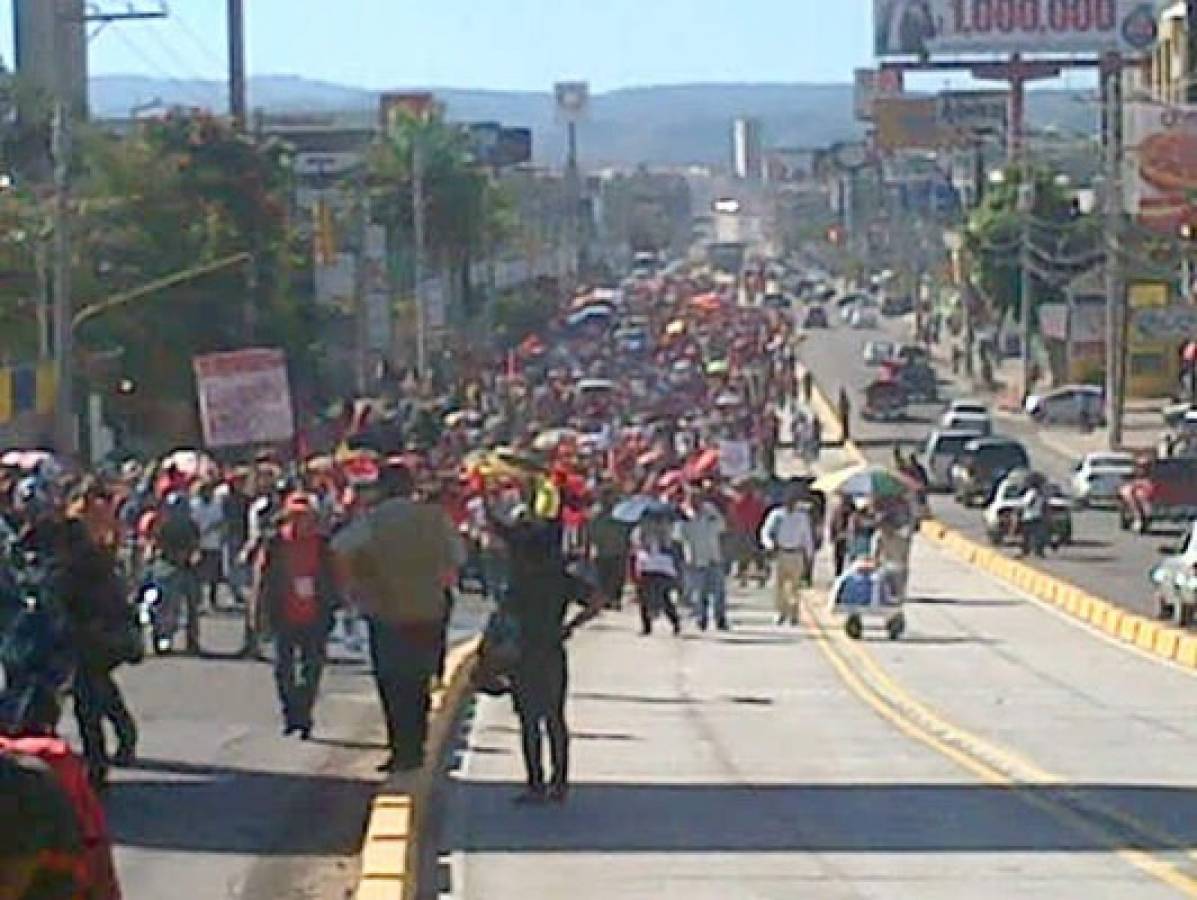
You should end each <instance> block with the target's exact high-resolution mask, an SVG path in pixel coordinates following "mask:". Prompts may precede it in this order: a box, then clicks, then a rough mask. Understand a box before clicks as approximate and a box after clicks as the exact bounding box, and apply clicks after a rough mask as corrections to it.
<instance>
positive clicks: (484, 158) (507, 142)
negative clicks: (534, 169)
mask: <svg viewBox="0 0 1197 900" xmlns="http://www.w3.org/2000/svg"><path fill="white" fill-rule="evenodd" d="M466 131H467V132H468V133H469V136H470V143H471V145H472V147H473V151H474V155H475V157H476V158H477V160H478V161H479V162H480V163H482V164H483V165H486V166H491V167H493V168H496V169H503V168H507V167H508V166H518V165H521V164H523V163H526V162H530V161H531V159H532V129H531V128H505V127H503V126H502V125H500V124H499V123H498V122H473V123H471V124H469V125H467V126H466Z"/></svg>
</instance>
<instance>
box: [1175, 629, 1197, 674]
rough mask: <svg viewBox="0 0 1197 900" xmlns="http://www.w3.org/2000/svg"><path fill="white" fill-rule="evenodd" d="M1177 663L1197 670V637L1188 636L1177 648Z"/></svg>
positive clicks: (1185, 636)
mask: <svg viewBox="0 0 1197 900" xmlns="http://www.w3.org/2000/svg"><path fill="white" fill-rule="evenodd" d="M1176 661H1177V662H1178V663H1180V664H1181V665H1182V666H1188V667H1189V668H1190V669H1197V635H1190V634H1186V635H1183V636H1182V637H1181V639H1180V643H1179V645H1177V648H1176Z"/></svg>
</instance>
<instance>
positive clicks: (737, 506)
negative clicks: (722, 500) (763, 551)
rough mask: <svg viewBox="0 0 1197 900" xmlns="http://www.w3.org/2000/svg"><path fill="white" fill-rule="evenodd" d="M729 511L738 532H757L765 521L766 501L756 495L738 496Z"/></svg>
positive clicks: (743, 494)
mask: <svg viewBox="0 0 1197 900" xmlns="http://www.w3.org/2000/svg"><path fill="white" fill-rule="evenodd" d="M728 511H729V513H730V514H731V522H732V525H733V526H734V528H735V530H736V531H741V532H756V530H757V529H758V528H760V527H761V523H762V522H763V521H764V520H765V511H766V507H765V501H764V500H763V499H761V497H760V496H759V495H757V494H755V493H751V492H748V493H741V494H737V495H736V498H735V499H734V500H733V501H732V504H731V507H730V509H729V510H728Z"/></svg>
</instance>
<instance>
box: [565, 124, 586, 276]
mask: <svg viewBox="0 0 1197 900" xmlns="http://www.w3.org/2000/svg"><path fill="white" fill-rule="evenodd" d="M565 127H566V132H565V134H566V146H567V152H566V159H565V181H566V184H565V195H566V196H565V202H566V203H567V204H569V209H568V210H567V211H566V226H567V228H568V229H569V240H570V257H571V258H570V265H571V266H572V267H573V276H574V280H575V282H577V281H581V278H582V178H581V175H580V173H579V172H578V123H577V122H575V121H573V120H572V119H571V120H570V121H569V122H567V123H566V126H565Z"/></svg>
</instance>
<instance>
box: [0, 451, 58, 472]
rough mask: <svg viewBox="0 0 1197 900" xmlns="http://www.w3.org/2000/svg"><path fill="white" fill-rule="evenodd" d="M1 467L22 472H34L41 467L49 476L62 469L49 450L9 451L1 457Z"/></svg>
mask: <svg viewBox="0 0 1197 900" xmlns="http://www.w3.org/2000/svg"><path fill="white" fill-rule="evenodd" d="M0 465H2V466H4V467H6V468H9V469H20V470H21V471H22V472H32V471H33V470H34V469H36V468H38V467H39V466H41V467H42V468H43V471H45V473H46V474H47V475H53V474H55V473H56V472H58V471H59V469H60V467H59V465H58V461H57V460H56V459H54V454H53V453H51V452H50V451H49V450H9V451H7V452H5V454H4V455H3V456H0Z"/></svg>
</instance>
